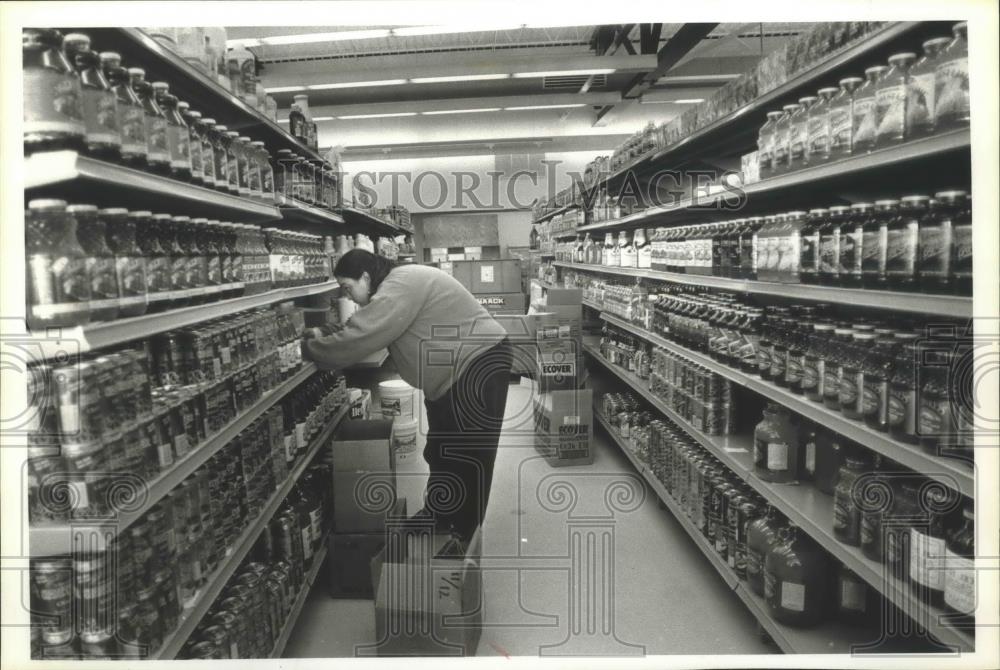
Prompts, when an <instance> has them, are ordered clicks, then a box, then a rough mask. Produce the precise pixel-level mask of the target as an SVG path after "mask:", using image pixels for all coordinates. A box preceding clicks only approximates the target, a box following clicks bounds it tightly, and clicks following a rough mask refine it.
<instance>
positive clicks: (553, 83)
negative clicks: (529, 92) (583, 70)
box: [542, 74, 608, 91]
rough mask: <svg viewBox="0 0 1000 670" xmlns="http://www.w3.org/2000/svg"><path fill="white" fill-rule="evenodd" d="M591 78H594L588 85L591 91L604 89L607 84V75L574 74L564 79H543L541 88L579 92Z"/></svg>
mask: <svg viewBox="0 0 1000 670" xmlns="http://www.w3.org/2000/svg"><path fill="white" fill-rule="evenodd" d="M591 76H593V77H594V81H593V82H591V84H590V89H591V90H593V89H595V88H604V86H605V85H606V84H607V83H608V77H607V75H603V74H595V75H589V74H574V75H568V76H565V77H545V78H543V80H542V88H543V89H546V90H558V91H566V90H570V89H572V90H574V91H579V90H580V88H581V87H582V86H583V85H584V84H586V83H587V79H589V78H590V77H591Z"/></svg>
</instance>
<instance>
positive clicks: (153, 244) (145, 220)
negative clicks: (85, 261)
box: [112, 210, 170, 313]
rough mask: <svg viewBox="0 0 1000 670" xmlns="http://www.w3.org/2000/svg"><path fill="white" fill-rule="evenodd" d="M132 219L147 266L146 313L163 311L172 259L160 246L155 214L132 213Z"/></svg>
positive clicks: (147, 212) (136, 238)
mask: <svg viewBox="0 0 1000 670" xmlns="http://www.w3.org/2000/svg"><path fill="white" fill-rule="evenodd" d="M131 218H132V220H133V221H134V223H135V236H136V237H135V241H136V246H137V247H138V251H139V253H140V255H141V256H142V258H143V261H144V262H145V266H146V284H145V294H146V299H147V301H148V304H147V307H146V311H147V312H150V313H152V312H158V311H162V310H163V309H166V305H167V301H166V300H165V299H164V298H165V295H166V294H168V293H169V292H170V258H169V256H168V255H167V252H166V251H164V249H163V247H162V246H161V244H160V238H161V233H160V229H159V225H158V222H157V221H156V219H154V218H153V214H152V213H151V212H149V211H148V210H141V211H136V212H132V214H131ZM168 219H169V217H168ZM112 246H113V245H112Z"/></svg>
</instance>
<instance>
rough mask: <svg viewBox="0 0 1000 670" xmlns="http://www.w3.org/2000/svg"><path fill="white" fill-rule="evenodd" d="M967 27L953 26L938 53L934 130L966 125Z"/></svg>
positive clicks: (958, 24) (964, 23) (967, 111)
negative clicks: (941, 49)
mask: <svg viewBox="0 0 1000 670" xmlns="http://www.w3.org/2000/svg"><path fill="white" fill-rule="evenodd" d="M968 31H969V24H968V22H967V21H962V22H961V23H956V24H955V25H954V26H952V29H951V33H952V35H953V36H954V37H953V39H952V40H951V43H950V44H949V45H948V46H947V47H945V48H944V50H943V51H941V54H940V57H939V60H938V65H937V70H936V71H935V73H934V106H935V116H936V119H935V121H936V123H935V128H936V130H938V131H939V132H940V131H944V130H950V129H952V128H965V127H968V125H969V43H968Z"/></svg>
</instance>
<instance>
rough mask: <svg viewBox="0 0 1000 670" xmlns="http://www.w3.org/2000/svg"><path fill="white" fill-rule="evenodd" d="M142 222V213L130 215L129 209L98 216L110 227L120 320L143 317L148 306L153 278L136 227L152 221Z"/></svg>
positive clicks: (112, 210)
mask: <svg viewBox="0 0 1000 670" xmlns="http://www.w3.org/2000/svg"><path fill="white" fill-rule="evenodd" d="M142 213H143V214H146V216H147V218H146V219H140V218H139V217H138V216H137V215H138V214H139V212H135V213H133V214H130V213H129V211H128V210H127V209H123V208H121V207H112V208H109V209H102V210H101V211H100V212H98V216H99V217H100V218H101V219H103V220H104V221H105V223H106V228H107V246H108V247H110V249H109V251H110V252H111V254H112V262H113V271H114V273H115V277H116V284H117V286H118V292H119V297H118V316H120V317H130V316H141V315H143V314H145V313H146V309H147V306H148V299H147V292H148V290H149V278H148V276H147V274H146V258H145V257H144V256H143V252H142V250H141V249H140V248H139V246H138V245H137V244H136V224H137V223H140V222H141V223H144V222H145V221H147V220H148V215H149V213H148V212H142Z"/></svg>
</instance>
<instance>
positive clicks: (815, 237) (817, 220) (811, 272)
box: [799, 209, 827, 284]
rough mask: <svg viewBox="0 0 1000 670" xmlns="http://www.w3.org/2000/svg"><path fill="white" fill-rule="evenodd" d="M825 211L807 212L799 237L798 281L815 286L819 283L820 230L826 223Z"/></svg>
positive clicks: (812, 210)
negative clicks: (807, 216) (807, 215)
mask: <svg viewBox="0 0 1000 670" xmlns="http://www.w3.org/2000/svg"><path fill="white" fill-rule="evenodd" d="M826 213H827V210H825V209H811V210H809V218H808V219H807V220H806V223H805V224H804V225H803V226H802V230H801V232H800V235H799V240H800V241H799V244H800V249H799V281H801V282H802V283H803V284H815V283H817V282H818V281H819V267H820V229H821V228H822V227H823V225H824V224H825V222H826Z"/></svg>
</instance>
